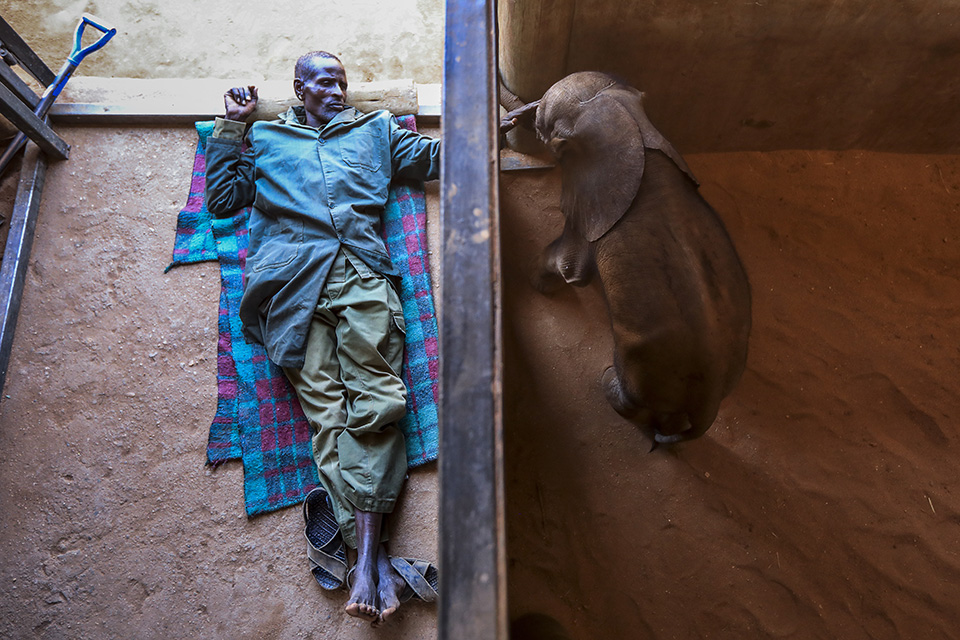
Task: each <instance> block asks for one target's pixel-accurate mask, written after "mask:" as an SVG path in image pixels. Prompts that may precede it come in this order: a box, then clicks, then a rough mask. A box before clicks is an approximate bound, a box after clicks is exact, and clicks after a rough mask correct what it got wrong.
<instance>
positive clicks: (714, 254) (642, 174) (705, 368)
mask: <svg viewBox="0 0 960 640" xmlns="http://www.w3.org/2000/svg"><path fill="white" fill-rule="evenodd" d="M642 99H643V94H641V93H640V92H639V91H637V90H636V89H634V88H633V87H629V86H626V85H624V84H622V83H620V82H619V81H618V80H616V79H614V78H613V77H611V76H608V75H606V74H603V73H596V72H581V73H575V74H572V75H570V76H567V77H566V78H564V79H563V80H561V81H560V82H558V83H556V84H555V85H553V86H552V87H551V88H550V89H549V90H548V91H547V92H546V94H544V96H543V98H542V99H541V100H540V105H539V106H538V108H537V113H536V129H537V134H538V135H539V137H540V138H541V140H543V141H544V142H545V143H546V144H547V146H549V147H550V149H551V150H552V151H553V153H554V154H555V155H556V156H557V158H558V161H559V164H560V167H561V170H562V177H563V194H562V202H561V209H562V211H563V215H564V217H565V219H566V224H565V225H564V229H563V233H562V235H561V236H560V237H559V238H557V239H556V240H555V241H554V242H552V243H551V244H550V245H549V246H548V247H547V249H546V251H545V252H544V255H543V258H542V260H541V263H540V273H539V275H538V287H539V288H540V289H541V291H544V292H547V291H551V290H555V289H556V288H557V287H559V286H560V285H562V283H563V282H567V283H569V284H572V285H576V286H584V285H586V284H587V283H589V282H590V281H591V279H592V278H593V276H594V274H596V275H598V276H599V278H600V282H601V284H602V286H603V291H604V294H605V296H606V300H607V304H608V306H609V311H610V322H611V325H612V329H613V338H614V354H613V366H612V367H608V368H607V370H606V371H605V372H604V374H603V378H602V383H603V387H604V390H605V392H606V396H607V400H608V401H609V403H610V405H611V406H613V408H614V409H616V410H617V412H618V413H619V414H620V415H622V416H623V417H624V418H626V419H628V420H630V421H631V422H633V423H635V424H637V425H638V426H640V427H642V428H644V429H645V430H646V431H647V433H648V434H650V435H652V436H653V437H654V439H655V441H656V443H676V442H681V441H684V440H690V439H693V438H698V437H700V436H702V435H703V434H704V432H706V430H707V429H708V428H709V427H710V425H711V424H713V421H714V420H715V419H716V417H717V411H718V410H719V407H720V401H721V400H722V399H723V398H724V397H726V396H727V395H728V394H729V393H730V392H731V391H732V390H733V388H734V386H736V384H737V381H738V380H739V379H740V375H741V373H742V372H743V369H744V366H745V364H746V359H747V340H748V337H749V334H750V286H749V283H748V282H747V276H746V274H745V273H744V270H743V266H742V265H741V263H740V259H739V257H738V256H737V252H736V250H735V249H734V247H733V243H732V242H731V240H730V237H729V235H727V231H726V229H725V228H724V226H723V223H722V222H721V220H720V218H719V217H718V216H717V214H716V212H715V211H714V210H713V208H712V207H711V206H710V205H709V204H707V202H706V201H705V200H704V199H703V198H702V197H701V196H700V193H699V192H698V190H697V189H698V186H699V185H698V183H697V181H696V179H695V178H694V177H693V174H692V173H691V172H690V169H689V168H688V167H687V164H686V163H685V162H684V161H683V158H682V157H681V156H680V154H679V153H677V151H676V150H675V149H674V148H673V146H672V145H671V144H670V143H669V142H668V141H667V140H666V139H665V138H664V137H663V136H662V135H661V134H660V132H659V131H657V130H656V129H655V128H654V127H653V125H652V124H651V123H650V121H649V120H648V119H647V116H646V114H645V113H644V111H643V102H642ZM654 446H656V444H655V445H654Z"/></svg>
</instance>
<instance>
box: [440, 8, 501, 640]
mask: <svg viewBox="0 0 960 640" xmlns="http://www.w3.org/2000/svg"><path fill="white" fill-rule="evenodd" d="M446 7H447V13H446V40H445V43H446V44H445V52H444V80H443V92H444V95H443V175H442V192H441V202H442V204H441V224H442V226H443V229H442V238H443V268H442V274H443V276H442V300H443V304H442V306H441V319H442V322H441V330H440V340H441V342H440V345H441V358H440V367H441V391H440V396H441V398H440V410H441V421H440V424H441V431H440V572H441V583H440V591H441V598H440V607H439V637H440V639H441V640H481V639H482V640H505V639H506V637H507V631H506V567H505V565H506V562H505V541H504V540H505V533H504V513H503V474H502V469H503V463H502V455H503V452H502V442H503V435H502V418H501V392H500V385H501V364H500V358H501V349H500V315H499V305H500V302H499V301H500V290H499V268H500V266H499V236H498V171H497V160H498V154H497V127H498V118H497V104H496V95H497V84H496V5H495V0H485V1H484V0H475V1H469V0H447V5H446Z"/></svg>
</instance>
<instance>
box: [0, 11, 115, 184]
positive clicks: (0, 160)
mask: <svg viewBox="0 0 960 640" xmlns="http://www.w3.org/2000/svg"><path fill="white" fill-rule="evenodd" d="M88 24H89V25H90V26H91V27H93V28H94V29H96V30H98V31H100V32H101V33H102V34H103V35H102V36H100V38H99V39H98V40H97V41H96V42H94V43H93V44H91V45H88V46H86V47H83V46H81V40H83V30H84V29H85V28H86V26H87V25H88ZM116 33H117V30H116V29H115V28H112V27H107V26H105V25H104V24H103V21H102V20H100V19H99V18H96V17H95V16H92V15H90V14H89V13H85V14H83V16H82V17H81V19H80V24H78V25H77V31H76V33H75V34H74V40H73V51H72V52H71V53H70V56H69V57H68V58H67V61H66V62H65V63H64V64H63V67H61V69H60V73H58V74H57V77H56V78H54V80H53V82H52V83H51V84H50V86H48V87H47V89H46V91H44V92H43V95H42V96H41V97H40V102H39V103H37V108H36V109H34V110H33V114H34V115H35V116H37V117H39V118H41V119H42V118H44V117H46V115H47V111H49V110H50V106H51V105H52V104H53V102H54V100H56V99H57V96H59V95H60V92H61V91H63V87H64V86H65V85H66V84H67V80H69V79H70V76H71V75H72V74H73V71H74V69H76V68H77V66H79V64H80V61H82V60H83V59H84V58H85V57H87V54H89V53H92V52H94V51H96V50H97V49H99V48H100V47H102V46H103V45H105V44H107V42H109V41H110V38H112V37H113V36H114V35H115V34H116ZM26 142H27V136H26V134H24V133H23V132H21V133H18V134H17V136H16V137H15V138H14V139H13V141H12V142H11V143H10V144H9V146H7V149H6V151H4V152H3V156H0V175H3V171H4V169H6V168H7V164H9V162H10V160H11V159H13V157H14V156H15V155H17V152H18V151H20V148H21V147H23V145H24V144H26Z"/></svg>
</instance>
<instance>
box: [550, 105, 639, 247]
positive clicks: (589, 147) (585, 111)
mask: <svg viewBox="0 0 960 640" xmlns="http://www.w3.org/2000/svg"><path fill="white" fill-rule="evenodd" d="M556 146H559V149H558V152H559V156H560V167H561V170H562V174H563V195H562V201H561V207H562V208H563V213H564V216H565V217H566V219H567V222H568V223H569V224H570V226H571V227H573V228H574V229H575V230H576V231H577V232H578V233H580V234H581V235H582V236H583V237H584V238H586V239H587V240H588V241H590V242H593V241H595V240H597V239H598V238H600V237H601V236H602V235H603V234H605V233H606V232H607V231H609V230H610V229H611V228H612V227H613V225H615V224H616V223H617V221H618V220H620V218H621V217H622V216H623V214H624V213H626V212H627V209H629V208H630V205H631V204H632V203H633V199H634V198H635V197H636V195H637V191H638V190H639V189H640V180H641V178H642V177H643V164H644V160H643V136H642V135H641V133H640V129H639V127H637V123H636V121H635V120H634V118H633V116H632V115H631V114H630V112H629V111H628V110H627V109H625V108H624V106H623V105H622V104H620V103H619V102H618V101H616V100H614V99H612V98H609V97H607V96H606V95H604V94H602V93H601V94H598V95H596V96H595V97H593V98H591V99H590V100H589V101H588V103H585V104H583V106H582V108H581V110H580V112H579V117H578V118H577V120H576V122H575V123H574V124H573V130H572V132H571V135H570V137H569V138H568V139H566V140H563V141H561V142H560V143H559V145H555V147H556Z"/></svg>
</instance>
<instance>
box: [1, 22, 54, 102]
mask: <svg viewBox="0 0 960 640" xmlns="http://www.w3.org/2000/svg"><path fill="white" fill-rule="evenodd" d="M0 42H2V43H3V46H4V47H5V48H6V49H7V50H8V51H9V52H10V53H12V54H13V55H14V56H16V58H17V61H18V62H19V63H20V66H22V67H23V68H24V69H26V70H27V72H28V73H29V74H30V75H32V76H33V77H34V78H36V79H37V81H38V82H39V83H40V84H42V85H43V86H45V87H46V86H49V85H50V84H51V83H52V82H53V80H54V78H55V77H56V74H54V73H53V71H51V70H50V67H48V66H47V65H46V64H44V62H43V60H41V59H40V57H39V56H38V55H37V54H35V53H34V52H33V49H31V48H30V46H29V45H28V44H27V43H26V42H24V41H23V38H21V37H20V34H18V33H17V32H16V31H15V30H14V28H13V27H11V26H10V25H9V24H8V23H7V21H6V20H4V19H3V18H2V17H0Z"/></svg>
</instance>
